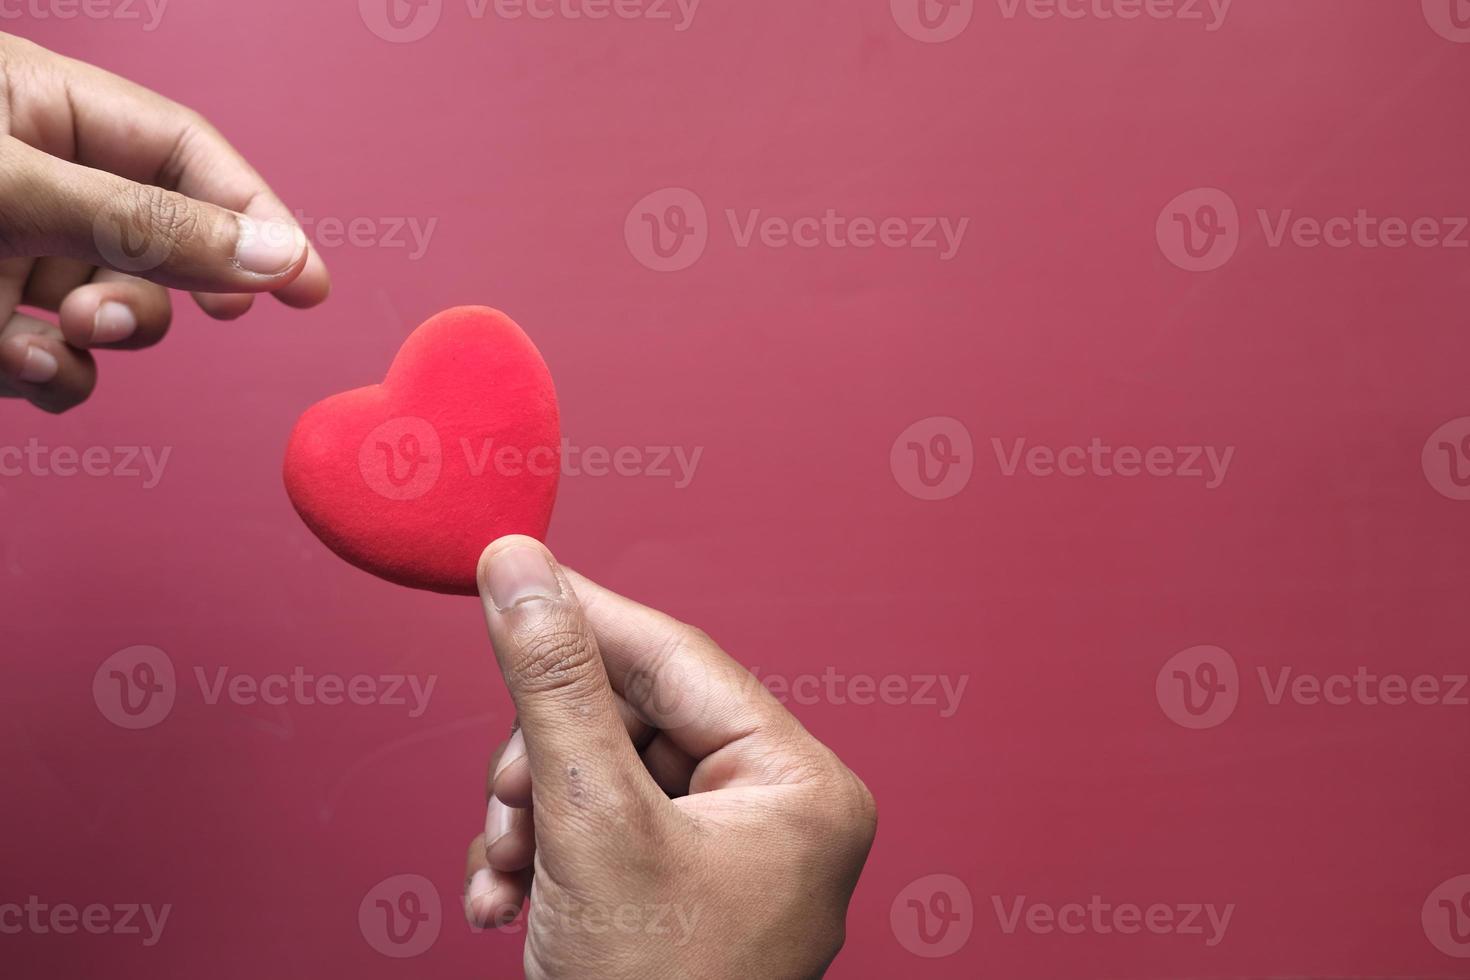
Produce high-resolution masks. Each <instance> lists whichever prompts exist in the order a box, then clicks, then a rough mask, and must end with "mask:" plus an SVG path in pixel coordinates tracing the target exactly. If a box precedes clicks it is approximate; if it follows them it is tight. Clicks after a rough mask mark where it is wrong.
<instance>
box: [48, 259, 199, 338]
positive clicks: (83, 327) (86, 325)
mask: <svg viewBox="0 0 1470 980" xmlns="http://www.w3.org/2000/svg"><path fill="white" fill-rule="evenodd" d="M58 315H59V316H58V318H59V319H60V321H61V333H62V336H64V337H65V338H66V342H67V343H68V344H70V345H71V346H72V347H79V348H91V347H107V348H112V349H115V350H138V349H140V348H143V347H151V346H153V345H154V344H156V343H158V342H159V341H160V340H162V339H163V335H164V334H166V333H168V327H169V323H170V321H171V320H172V319H173V304H172V303H171V302H170V301H169V295H168V290H167V289H164V288H163V287H162V286H159V285H157V284H156V283H151V282H148V281H147V280H145V279H139V278H137V277H135V276H129V275H126V274H124V273H121V272H114V271H112V270H111V269H100V270H98V272H97V275H96V276H95V277H94V278H93V281H92V282H90V283H88V284H87V285H85V286H79V287H78V288H76V289H74V290H72V292H71V294H70V295H68V296H67V297H66V299H65V300H64V301H63V302H62V304H61V309H60V310H59V311H58Z"/></svg>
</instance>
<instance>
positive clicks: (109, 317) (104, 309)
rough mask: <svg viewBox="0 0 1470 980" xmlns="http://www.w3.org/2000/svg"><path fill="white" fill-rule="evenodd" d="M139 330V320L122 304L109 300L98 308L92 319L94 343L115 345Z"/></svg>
mask: <svg viewBox="0 0 1470 980" xmlns="http://www.w3.org/2000/svg"><path fill="white" fill-rule="evenodd" d="M136 329H138V318H137V317H135V316H133V311H132V310H130V309H128V308H127V307H126V306H125V305H123V304H122V303H119V302H116V301H115V300H108V301H107V302H106V303H103V304H102V305H101V306H99V307H97V315H96V316H95V317H93V318H92V343H94V344H115V343H117V342H118V341H119V340H127V339H128V338H129V337H131V336H132V335H133V331H134V330H136Z"/></svg>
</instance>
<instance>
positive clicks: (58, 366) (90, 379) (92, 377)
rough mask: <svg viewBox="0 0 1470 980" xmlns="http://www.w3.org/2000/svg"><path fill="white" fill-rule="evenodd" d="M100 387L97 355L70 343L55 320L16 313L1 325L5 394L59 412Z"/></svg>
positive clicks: (0, 374) (0, 389) (0, 386)
mask: <svg viewBox="0 0 1470 980" xmlns="http://www.w3.org/2000/svg"><path fill="white" fill-rule="evenodd" d="M96 387H97V365H96V363H95V362H94V361H93V360H92V355H91V354H88V353H87V352H86V351H79V350H75V349H73V348H71V347H68V346H67V345H66V342H65V340H64V339H63V338H62V336H61V331H60V330H58V329H57V328H56V327H55V326H54V325H53V324H50V323H46V322H45V321H43V320H37V319H35V318H34V317H29V316H26V315H25V314H22V313H17V314H15V315H14V316H12V317H11V318H10V320H9V321H8V322H7V323H6V324H5V326H4V327H3V328H0V396H7V397H18V398H24V399H25V400H26V401H28V402H30V403H31V404H32V405H35V406H36V407H37V408H40V409H42V410H44V411H47V412H52V413H58V412H64V411H66V410H67V409H70V408H75V407H76V406H77V405H80V404H81V403H82V402H84V401H86V400H87V396H89V395H91V394H92V390H93V389H94V388H96Z"/></svg>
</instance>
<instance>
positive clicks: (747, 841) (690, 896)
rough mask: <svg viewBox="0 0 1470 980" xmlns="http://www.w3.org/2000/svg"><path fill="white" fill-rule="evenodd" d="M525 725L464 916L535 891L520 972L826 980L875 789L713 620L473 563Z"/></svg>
mask: <svg viewBox="0 0 1470 980" xmlns="http://www.w3.org/2000/svg"><path fill="white" fill-rule="evenodd" d="M478 577H479V584H480V593H481V597H482V599H483V602H484V607H485V618H486V621H487V623H488V625H489V628H490V638H491V642H492V644H493V646H494V648H495V652H496V658H497V660H498V661H499V664H500V668H501V671H502V673H503V675H504V677H505V681H506V684H507V686H508V687H509V689H510V694H511V697H512V699H513V700H514V702H515V705H516V710H517V714H518V727H517V730H516V731H515V732H514V733H513V734H512V736H511V738H510V740H509V741H508V742H507V743H506V744H505V745H502V746H501V747H500V748H499V749H498V750H497V751H496V752H495V754H494V756H493V757H492V759H491V761H490V775H489V780H488V786H487V790H488V796H489V803H488V807H487V813H486V830H485V833H483V834H481V835H480V836H478V837H476V838H475V839H474V841H473V842H472V843H471V844H470V849H469V856H468V864H467V867H466V886H465V912H466V915H467V916H468V917H469V919H470V921H471V923H473V924H475V925H477V926H480V927H482V928H483V927H489V926H495V925H504V924H506V923H508V922H510V921H512V920H513V919H514V918H515V917H516V916H517V914H518V913H519V912H520V911H521V909H522V907H523V906H525V905H529V911H528V913H527V920H526V945H525V957H524V958H525V971H526V976H527V977H528V978H532V980H561V978H574V977H575V978H584V977H586V978H592V977H595V978H599V980H616V978H635V977H636V978H653V980H658V978H686V977H700V978H710V980H720V978H727V977H728V978H741V980H749V978H751V977H761V978H762V980H781V978H809V977H819V976H821V975H822V974H823V972H824V971H825V970H826V968H827V966H828V964H830V963H831V961H832V959H833V958H834V957H835V956H836V955H837V953H838V950H840V949H841V947H842V943H843V937H844V921H845V918H846V914H847V905H848V901H849V899H850V898H851V895H852V891H853V889H854V887H855V886H856V885H857V880H858V875H859V874H860V873H861V871H862V867H863V863H864V861H865V860H866V859H867V855H868V851H869V849H870V847H871V846H872V843H873V836H874V833H875V830H876V827H877V811H876V809H875V806H874V803H873V797H872V795H871V794H870V793H869V792H868V790H867V788H866V787H864V786H863V784H862V782H861V781H860V780H859V779H858V778H857V777H856V776H855V775H854V774H853V773H852V772H851V771H850V770H849V769H848V768H847V767H846V766H844V765H843V764H842V762H841V761H840V760H839V759H838V758H837V757H836V756H835V755H833V754H832V752H831V751H830V750H828V749H827V748H826V747H825V746H823V745H822V744H821V743H820V742H818V741H817V740H816V739H814V738H813V737H812V736H811V735H810V734H809V733H807V731H806V730H805V729H803V728H802V726H801V725H800V723H799V722H797V720H796V719H795V717H793V716H792V715H791V714H790V713H789V712H788V711H786V709H785V708H784V707H782V705H781V704H780V703H779V702H778V701H776V699H775V698H774V697H772V696H771V694H770V693H769V692H767V691H766V689H765V688H764V687H762V686H761V685H760V684H759V683H758V682H757V681H756V679H755V678H754V677H753V676H752V675H751V674H750V673H749V672H747V671H746V670H745V669H744V668H743V667H741V666H740V665H739V664H738V663H736V662H735V661H734V660H732V659H731V658H730V657H729V656H728V655H727V654H725V653H724V652H723V651H722V650H721V649H720V648H719V647H718V646H716V645H715V643H714V642H713V641H712V640H711V639H710V638H709V637H708V636H707V635H705V634H704V633H702V632H701V631H699V630H697V629H695V628H693V627H690V626H686V625H684V624H682V623H680V622H678V621H676V620H674V619H672V618H670V617H668V616H666V615H664V614H663V613H660V612H656V611H654V610H652V609H649V608H647V607H644V606H641V605H639V604H637V603H635V602H633V601H631V600H629V599H625V598H623V597H622V596H619V595H616V594H614V593H612V592H609V591H608V590H606V589H604V588H602V587H601V586H598V585H596V584H594V583H593V582H590V581H588V580H587V579H585V578H583V577H582V576H580V575H578V574H577V573H575V572H573V571H571V570H569V569H564V568H561V567H560V566H559V565H558V564H557V563H556V561H555V559H554V558H552V556H551V554H550V553H549V552H547V551H546V549H545V548H544V547H543V546H542V545H540V544H539V543H537V542H536V541H535V540H534V539H531V538H525V537H519V536H511V537H507V538H502V539H500V540H499V541H496V542H495V543H494V544H492V545H491V546H490V547H489V548H488V549H487V550H486V551H485V553H484V555H483V556H482V557H481V560H480V566H479V575H478Z"/></svg>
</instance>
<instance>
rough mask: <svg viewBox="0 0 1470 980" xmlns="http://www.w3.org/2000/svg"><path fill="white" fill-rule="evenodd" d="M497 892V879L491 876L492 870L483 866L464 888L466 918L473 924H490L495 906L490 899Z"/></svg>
mask: <svg viewBox="0 0 1470 980" xmlns="http://www.w3.org/2000/svg"><path fill="white" fill-rule="evenodd" d="M494 894H495V879H494V878H492V877H490V872H489V871H488V870H486V869H485V868H481V869H480V870H479V871H476V872H475V873H474V874H473V875H471V876H470V881H469V884H468V885H466V886H465V890H464V911H465V918H467V919H469V920H470V924H471V925H475V926H478V927H480V928H482V929H483V928H484V927H485V926H487V925H489V923H490V919H491V917H492V915H493V914H494V911H495V910H494V907H493V906H490V902H489V899H490V898H491V897H493V896H494Z"/></svg>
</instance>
